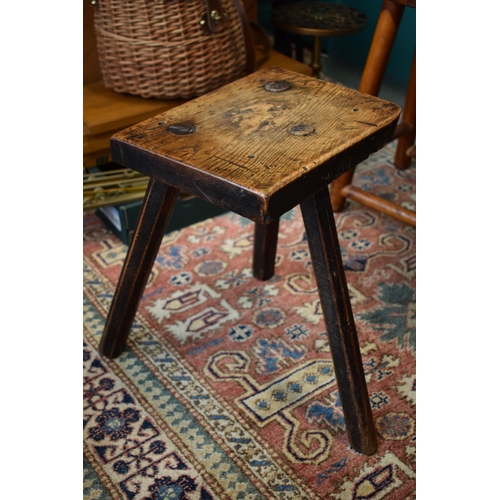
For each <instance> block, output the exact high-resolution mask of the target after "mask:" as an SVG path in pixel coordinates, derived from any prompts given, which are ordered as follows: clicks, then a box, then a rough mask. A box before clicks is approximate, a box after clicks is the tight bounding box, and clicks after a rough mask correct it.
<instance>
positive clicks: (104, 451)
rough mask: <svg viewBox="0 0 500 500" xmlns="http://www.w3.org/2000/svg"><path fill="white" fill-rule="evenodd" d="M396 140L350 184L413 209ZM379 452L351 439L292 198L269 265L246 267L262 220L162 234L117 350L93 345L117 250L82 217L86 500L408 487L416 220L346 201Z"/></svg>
mask: <svg viewBox="0 0 500 500" xmlns="http://www.w3.org/2000/svg"><path fill="white" fill-rule="evenodd" d="M393 155H394V144H393V143H391V144H389V145H388V146H387V147H386V148H384V149H383V150H381V151H379V152H378V153H377V154H375V155H373V156H371V157H370V158H369V159H368V160H366V161H365V162H363V164H362V165H360V167H359V168H358V169H357V171H356V176H355V182H354V183H355V185H357V186H359V187H362V188H364V189H367V190H370V191H372V192H374V193H377V194H379V195H381V196H384V197H386V198H390V199H392V200H394V201H395V202H397V203H400V204H402V205H404V206H406V207H408V208H411V209H414V208H415V167H414V165H412V166H411V167H410V169H408V170H405V171H398V170H396V169H395V168H394V167H393V164H392V159H393ZM335 219H336V223H337V230H338V234H339V241H340V245H341V248H342V252H343V257H344V267H345V270H346V275H347V281H348V283H349V291H350V295H351V302H352V307H353V312H354V316H355V320H356V325H357V329H358V335H359V340H360V345H361V352H362V358H363V363H364V367H365V373H366V379H367V383H368V392H369V397H370V401H371V405H372V411H373V416H374V419H375V425H376V429H377V432H378V443H379V449H378V452H377V453H376V454H375V455H373V456H371V457H367V456H364V455H361V454H359V453H356V452H355V451H354V450H352V448H351V447H350V446H349V443H348V440H347V435H346V431H345V422H344V418H343V413H342V407H341V403H340V400H339V396H338V391H337V385H336V380H335V375H334V372H333V367H332V362H331V357H330V353H329V349H328V342H327V337H326V333H325V327H324V323H323V318H322V314H321V306H320V304H319V298H318V294H317V288H316V282H315V278H314V274H313V272H312V266H311V261H310V255H309V248H308V245H307V239H306V236H305V231H304V226H303V222H302V217H301V213H300V209H299V208H295V209H294V210H292V211H290V212H288V213H287V214H285V215H284V216H283V217H282V218H281V222H280V233H279V242H278V251H277V258H276V274H275V276H274V277H273V278H272V279H271V280H269V281H267V282H260V281H258V280H256V279H255V278H253V276H252V273H251V265H252V247H253V223H251V222H250V221H248V220H246V219H243V218H241V217H240V216H237V215H235V214H231V213H228V214H225V215H222V216H219V217H216V218H213V219H209V220H206V221H204V222H202V223H200V224H196V225H194V226H191V227H188V228H184V229H182V230H180V231H174V232H171V233H168V234H167V235H165V237H164V240H163V243H162V245H161V248H160V251H159V253H158V257H157V259H156V263H155V266H154V268H153V271H152V272H151V275H150V278H149V282H148V285H147V287H146V290H145V292H144V296H143V300H142V302H141V305H140V310H139V313H138V314H137V317H136V320H135V323H134V326H133V329H132V333H131V335H130V338H129V341H128V344H127V348H126V350H125V352H124V353H123V354H122V355H121V356H120V357H118V358H117V359H114V360H107V359H105V358H102V357H101V356H100V355H99V354H98V352H97V346H98V343H99V339H100V336H101V334H102V330H103V327H104V322H105V318H106V314H107V311H108V309H109V306H110V303H111V300H112V297H113V292H114V289H115V286H116V283H117V280H118V277H119V274H120V270H121V267H122V264H123V260H124V258H125V254H126V251H127V247H126V246H125V245H123V244H122V243H121V242H120V241H119V240H118V239H117V238H116V237H115V236H114V235H113V234H112V233H111V231H110V230H108V229H107V228H106V227H105V226H104V225H103V223H102V222H101V221H100V220H99V219H98V218H97V217H96V216H95V215H93V214H87V213H86V214H84V219H83V236H84V296H83V300H84V308H83V311H84V341H83V375H84V391H83V392H84V397H83V422H84V445H83V448H84V483H83V489H84V498H85V499H88V500H90V499H96V500H99V499H110V498H112V499H115V498H116V499H127V500H132V499H134V500H139V499H141V500H145V499H151V500H152V499H164V500H167V499H168V500H174V499H175V500H209V499H245V500H250V499H274V498H276V499H290V500H295V499H303V500H313V499H335V500H362V499H374V500H380V499H387V500H391V499H395V500H396V499H397V500H399V499H401V500H403V499H408V498H415V478H416V455H415V453H416V428H415V426H416V422H415V419H416V411H415V409H416V373H415V350H416V335H415V318H416V306H415V303H416V297H415V272H416V258H415V229H414V228H412V227H409V226H407V225H405V224H403V223H401V222H399V221H396V220H394V219H392V218H389V217H387V216H385V215H382V214H380V213H377V212H375V211H373V210H371V209H368V208H366V207H363V206H361V205H358V204H356V203H354V202H352V201H349V202H348V204H347V207H346V208H345V210H344V211H342V212H341V213H338V214H336V215H335Z"/></svg>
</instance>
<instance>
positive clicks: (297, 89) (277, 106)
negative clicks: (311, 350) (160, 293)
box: [100, 68, 400, 454]
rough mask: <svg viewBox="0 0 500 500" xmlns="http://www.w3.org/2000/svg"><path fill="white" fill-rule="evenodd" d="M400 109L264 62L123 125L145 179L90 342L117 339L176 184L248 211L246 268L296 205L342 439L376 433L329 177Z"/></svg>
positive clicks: (368, 445) (125, 147)
mask: <svg viewBox="0 0 500 500" xmlns="http://www.w3.org/2000/svg"><path fill="white" fill-rule="evenodd" d="M399 113H400V108H399V107H398V106H397V105H395V104H392V103H389V102H387V101H384V100H381V99H378V98H376V97H371V96H368V95H365V94H362V93H359V92H356V91H354V90H350V89H347V88H345V87H342V86H339V85H334V84H331V83H327V82H324V81H320V80H316V79H314V78H310V77H304V76H302V75H299V74H297V73H293V72H290V71H286V70H282V69H279V68H269V69H265V70H262V71H259V72H257V73H254V74H252V75H250V76H247V77H245V78H243V79H241V80H239V81H237V82H234V83H232V84H229V85H227V86H225V87H223V88H221V89H219V90H217V91H215V92H212V93H210V94H207V95H205V96H203V97H200V98H198V99H195V100H193V101H190V102H189V103H187V104H185V105H182V106H180V107H178V108H174V109H172V110H170V111H168V112H165V113H162V114H160V115H158V116H156V117H155V118H152V119H148V120H146V121H144V122H142V123H140V124H138V125H135V126H133V127H130V128H128V129H126V130H124V131H122V132H120V133H118V134H116V135H115V136H114V137H113V138H112V140H111V148H112V154H113V158H114V160H115V161H116V162H118V163H120V164H122V165H123V166H126V167H129V168H131V169H134V170H137V171H139V172H142V173H143V174H146V175H148V176H149V177H150V178H151V181H150V184H149V187H148V191H147V193H146V198H145V202H144V205H143V208H142V212H141V215H140V219H139V222H138V226H137V229H136V232H135V235H134V238H133V241H132V244H131V246H130V248H129V252H128V255H127V258H126V260H125V264H124V267H123V270H122V273H121V276H120V279H119V282H118V286H117V289H116V293H115V297H114V299H113V303H112V305H111V309H110V312H109V315H108V318H107V322H106V326H105V329H104V332H103V336H102V339H101V343H100V350H101V353H102V354H103V355H105V356H108V357H115V356H118V355H119V354H120V353H121V352H122V351H123V349H124V348H125V344H126V340H127V337H128V335H129V332H130V329H131V326H132V322H133V319H134V316H135V313H136V311H137V308H138V306H139V302H140V300H141V297H142V293H143V291H144V287H145V284H146V281H147V277H148V275H149V272H150V271H151V268H152V266H153V263H154V258H155V256H156V253H157V251H158V248H159V245H160V243H161V239H162V236H163V234H164V232H165V227H166V225H167V223H168V220H169V218H170V214H171V211H172V207H173V204H174V202H175V199H176V197H177V194H178V192H179V190H183V191H186V192H188V193H191V194H193V195H196V196H199V197H200V198H203V199H205V200H207V201H210V202H212V203H214V204H216V205H219V206H221V207H223V208H226V209H228V210H231V211H233V212H236V213H238V214H240V215H242V216H244V217H247V218H249V219H251V220H253V221H255V223H256V225H255V238H254V245H255V248H254V266H253V273H254V276H255V277H256V278H258V279H261V280H265V279H269V278H270V277H272V275H273V273H274V258H275V255H276V244H277V237H278V228H279V217H280V216H281V215H282V214H283V213H285V212H287V211H288V210H290V209H291V208H293V207H295V206H296V205H298V204H300V206H301V210H302V214H303V218H304V224H305V227H306V232H307V238H308V241H309V247H310V250H311V257H312V263H313V268H314V272H315V276H316V280H317V283H318V293H319V296H320V300H321V305H322V310H323V315H324V319H325V324H326V330H327V334H328V339H329V342H330V348H331V351H332V357H333V361H334V368H335V375H336V379H337V384H338V388H339V394H340V398H341V401H342V407H343V409H344V414H345V421H346V428H347V433H348V436H349V440H350V443H351V445H352V446H353V448H354V449H355V450H357V451H359V452H361V453H365V454H373V453H375V452H376V450H377V439H376V433H375V427H374V424H373V418H372V414H371V409H370V401H369V398H368V391H367V387H366V382H365V378H364V372H363V365H362V362H361V354H360V351H359V344H358V337H357V333H356V327H355V324H354V319H353V315H352V311H351V305H350V301H349V292H348V289H347V283H346V278H345V274H344V269H343V265H342V256H341V252H340V247H339V243H338V239H337V233H336V228H335V220H334V217H333V212H332V207H331V203H330V198H329V194H328V184H329V183H330V182H331V181H332V180H333V179H335V178H337V177H339V176H340V175H342V174H343V173H344V172H346V171H347V170H348V169H350V168H352V167H353V166H355V165H356V164H357V163H358V162H360V161H361V160H363V159H365V158H366V157H368V155H369V154H370V153H372V152H374V151H376V150H377V149H379V148H380V147H382V146H383V145H385V144H386V143H387V142H388V141H389V140H390V138H391V136H392V134H393V132H394V129H395V127H396V122H397V119H398V117H399Z"/></svg>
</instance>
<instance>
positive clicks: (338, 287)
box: [301, 188, 377, 455]
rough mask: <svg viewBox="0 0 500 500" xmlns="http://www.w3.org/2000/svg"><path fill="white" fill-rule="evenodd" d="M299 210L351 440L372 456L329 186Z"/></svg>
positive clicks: (368, 414)
mask: <svg viewBox="0 0 500 500" xmlns="http://www.w3.org/2000/svg"><path fill="white" fill-rule="evenodd" d="M301 209H302V217H303V218H304V224H305V228H306V233H307V239H308V242H309V249H310V252H311V258H312V263H313V267H314V272H315V274H316V282H317V284H318V292H319V297H320V300H321V307H322V308H323V316H324V319H325V324H326V330H327V334H328V340H329V342H330V350H331V352H332V357H333V364H334V369H335V376H336V378H337V386H338V389H339V394H340V400H341V401H342V408H343V410H344V417H345V422H346V428H347V434H348V436H349V441H350V443H351V446H352V447H353V448H354V449H355V450H356V451H358V452H360V453H364V454H365V455H372V454H373V453H375V452H376V451H377V437H376V432H375V425H374V423H373V417H372V412H371V407H370V400H369V398H368V390H367V387H366V381H365V375H364V371H363V364H362V360H361V353H360V350H359V342H358V335H357V333H356V326H355V324H354V317H353V314H352V310H351V302H350V299H349V291H348V289H347V282H346V278H345V273H344V267H343V263H342V255H341V253H340V246H339V242H338V237H337V231H336V228H335V219H334V217H333V212H332V206H331V204H330V196H329V193H328V188H323V189H322V190H321V191H319V192H318V193H316V194H315V195H313V196H311V197H310V198H308V199H307V200H305V201H303V202H302V203H301Z"/></svg>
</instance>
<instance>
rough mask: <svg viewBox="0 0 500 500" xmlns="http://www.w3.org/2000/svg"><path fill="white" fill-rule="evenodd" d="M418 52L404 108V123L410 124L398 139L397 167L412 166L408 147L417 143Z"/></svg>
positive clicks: (395, 161) (414, 58) (414, 56)
mask: <svg viewBox="0 0 500 500" xmlns="http://www.w3.org/2000/svg"><path fill="white" fill-rule="evenodd" d="M416 77H417V70H416V52H415V54H414V55H413V64H412V68H411V74H410V80H409V83H408V90H407V92H406V100H405V106H404V109H403V116H402V119H401V120H402V123H406V124H408V125H409V130H408V132H407V133H405V134H404V135H402V136H401V137H400V138H399V139H398V145H397V147H396V154H395V155H394V165H395V166H396V168H399V169H405V168H408V167H409V166H410V163H411V157H410V156H408V154H407V151H408V149H409V148H410V147H411V146H413V145H414V144H415V136H416V130H417V126H416V121H417V88H416Z"/></svg>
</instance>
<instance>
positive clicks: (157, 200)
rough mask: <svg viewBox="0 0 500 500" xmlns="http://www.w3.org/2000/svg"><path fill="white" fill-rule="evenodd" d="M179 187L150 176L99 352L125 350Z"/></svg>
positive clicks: (108, 353) (112, 355)
mask: <svg viewBox="0 0 500 500" xmlns="http://www.w3.org/2000/svg"><path fill="white" fill-rule="evenodd" d="M178 194H179V190H178V189H176V188H173V187H171V186H168V185H167V184H164V183H162V182H159V181H156V180H154V179H151V180H150V181H149V185H148V189H147V191H146V194H145V196H144V202H143V205H142V209H141V213H140V215H139V220H138V221H137V227H136V229H135V233H134V236H133V238H132V242H131V244H130V247H129V249H128V253H127V257H126V258H125V263H124V264H123V268H122V271H121V274H120V279H119V281H118V285H117V287H116V291H115V295H114V298H113V302H112V303H111V308H110V310H109V313H108V318H107V320H106V325H105V327H104V332H103V334H102V338H101V342H100V344H99V351H100V352H101V354H103V355H104V356H106V357H108V358H115V357H117V356H119V355H120V354H121V353H122V352H123V350H124V349H125V344H126V342H127V338H128V335H129V333H130V329H131V327H132V323H133V321H134V318H135V314H136V312H137V309H138V307H139V302H140V301H141V298H142V294H143V292H144V288H145V287H146V283H147V281H148V278H149V274H150V272H151V268H152V267H153V264H154V261H155V259H156V255H157V253H158V249H159V248H160V243H161V240H162V238H163V236H164V235H165V231H166V229H167V224H168V222H169V220H170V216H171V215H172V212H173V209H174V205H175V201H176V199H177V196H178Z"/></svg>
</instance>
